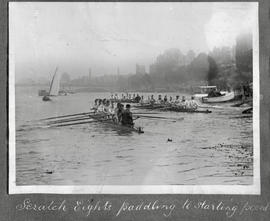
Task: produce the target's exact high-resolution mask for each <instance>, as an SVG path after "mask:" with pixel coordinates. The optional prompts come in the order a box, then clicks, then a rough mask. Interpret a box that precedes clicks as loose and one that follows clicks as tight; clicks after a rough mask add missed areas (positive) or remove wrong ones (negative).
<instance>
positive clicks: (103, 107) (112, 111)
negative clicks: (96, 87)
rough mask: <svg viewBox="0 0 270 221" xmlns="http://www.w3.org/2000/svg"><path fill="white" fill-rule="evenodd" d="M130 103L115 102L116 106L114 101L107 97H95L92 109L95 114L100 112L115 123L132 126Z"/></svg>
mask: <svg viewBox="0 0 270 221" xmlns="http://www.w3.org/2000/svg"><path fill="white" fill-rule="evenodd" d="M130 108H131V106H130V104H127V105H126V108H124V105H123V104H121V103H117V105H116V107H115V106H114V102H112V101H110V100H107V99H96V100H95V105H94V107H93V108H91V109H92V110H94V113H95V114H102V115H104V117H105V118H107V119H112V120H113V121H114V122H115V123H117V124H122V125H125V126H130V127H133V126H134V122H133V117H132V113H131V111H130Z"/></svg>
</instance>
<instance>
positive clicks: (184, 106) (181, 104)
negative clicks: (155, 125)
mask: <svg viewBox="0 0 270 221" xmlns="http://www.w3.org/2000/svg"><path fill="white" fill-rule="evenodd" d="M180 106H181V107H182V108H184V109H185V108H186V107H187V101H186V98H185V96H182V100H181V102H180Z"/></svg>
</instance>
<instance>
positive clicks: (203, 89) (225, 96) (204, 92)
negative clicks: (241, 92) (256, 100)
mask: <svg viewBox="0 0 270 221" xmlns="http://www.w3.org/2000/svg"><path fill="white" fill-rule="evenodd" d="M199 89H200V92H199V93H196V94H194V95H193V96H194V98H195V99H198V100H200V101H202V102H203V103H221V102H227V101H231V100H233V99H234V96H235V94H234V92H228V91H220V92H219V93H220V96H213V97H212V96H210V97H209V93H210V92H213V91H214V92H217V86H200V87H199Z"/></svg>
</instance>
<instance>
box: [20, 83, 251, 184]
mask: <svg viewBox="0 0 270 221" xmlns="http://www.w3.org/2000/svg"><path fill="white" fill-rule="evenodd" d="M37 92H38V88H34V87H16V183H17V185H91V184H93V185H106V184H107V185H114V184H116V185H121V184H122V185H129V184H130V185H131V184H132V185H144V184H145V185H158V184H163V185H167V184H180V185H181V184H190V185H193V184H194V185H196V184H201V185H204V184H205V185H211V184H213V185H218V184H224V185H226V184H228V185H231V184H246V185H249V184H252V180H253V139H252V133H253V132H252V117H245V118H243V117H242V114H241V111H242V110H243V108H236V107H230V104H226V105H223V106H220V105H219V106H217V105H215V106H214V107H213V108H211V110H212V113H211V114H203V113H196V114H194V113H193V114H192V113H174V112H161V113H159V114H153V115H152V116H165V117H168V118H169V117H171V118H181V117H183V118H184V119H183V120H164V119H147V118H140V119H138V120H136V121H135V122H136V125H137V126H142V127H143V129H144V132H145V133H144V134H138V133H135V132H125V131H123V130H119V129H116V128H112V127H110V126H108V125H105V124H101V123H90V124H82V125H74V126H69V127H58V128H48V127H44V126H42V125H44V123H42V125H41V123H40V121H38V119H41V118H46V117H51V116H58V115H64V114H72V113H80V112H88V111H89V109H90V106H91V105H92V104H93V101H94V99H95V98H105V97H107V98H109V96H110V94H109V93H76V94H71V95H68V96H59V97H57V98H55V99H54V100H53V101H52V102H43V101H42V97H39V96H38V95H37ZM168 95H170V93H168ZM172 95H176V93H172ZM179 95H180V96H181V95H182V94H179ZM156 96H157V94H156ZM133 111H134V112H147V110H136V109H133ZM37 125H38V126H37ZM168 139H169V140H171V141H168Z"/></svg>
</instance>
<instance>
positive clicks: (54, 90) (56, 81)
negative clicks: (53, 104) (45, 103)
mask: <svg viewBox="0 0 270 221" xmlns="http://www.w3.org/2000/svg"><path fill="white" fill-rule="evenodd" d="M59 89H60V75H59V74H58V73H57V68H56V70H55V73H54V76H53V79H52V82H51V86H50V91H49V95H50V96H57V95H58V93H59Z"/></svg>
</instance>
